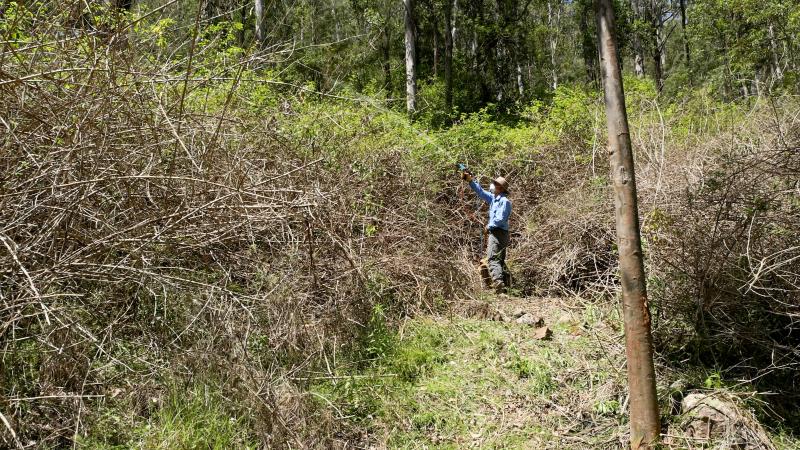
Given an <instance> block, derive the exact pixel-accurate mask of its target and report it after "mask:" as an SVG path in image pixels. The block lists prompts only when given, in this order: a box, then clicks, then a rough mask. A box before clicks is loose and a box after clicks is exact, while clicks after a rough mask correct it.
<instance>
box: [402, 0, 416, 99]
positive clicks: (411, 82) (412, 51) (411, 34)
mask: <svg viewBox="0 0 800 450" xmlns="http://www.w3.org/2000/svg"><path fill="white" fill-rule="evenodd" d="M403 6H404V8H405V28H406V109H407V110H408V113H409V114H414V112H416V110H417V61H416V60H417V50H416V30H415V25H414V0H403Z"/></svg>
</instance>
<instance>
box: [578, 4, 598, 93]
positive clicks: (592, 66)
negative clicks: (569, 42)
mask: <svg viewBox="0 0 800 450" xmlns="http://www.w3.org/2000/svg"><path fill="white" fill-rule="evenodd" d="M592 9H593V8H592V7H591V3H590V2H582V3H581V8H580V11H579V14H580V21H579V23H578V25H579V27H580V32H581V50H582V51H583V64H584V66H585V67H586V79H587V80H588V81H589V83H591V84H592V85H595V86H596V85H597V78H598V76H597V75H598V74H597V39H596V38H595V37H594V36H593V35H592V34H591V33H590V32H589V20H590V17H591V15H592V13H593V11H592Z"/></svg>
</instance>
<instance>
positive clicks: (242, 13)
mask: <svg viewBox="0 0 800 450" xmlns="http://www.w3.org/2000/svg"><path fill="white" fill-rule="evenodd" d="M240 1H241V0H240ZM239 20H240V21H241V23H242V28H241V29H240V30H239V31H238V32H237V33H236V40H237V41H238V42H239V47H242V48H244V24H245V22H247V2H246V1H241V3H240V5H239Z"/></svg>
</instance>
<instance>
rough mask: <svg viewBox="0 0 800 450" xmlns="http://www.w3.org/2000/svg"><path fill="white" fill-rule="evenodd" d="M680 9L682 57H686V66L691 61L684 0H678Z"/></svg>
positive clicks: (687, 66)
mask: <svg viewBox="0 0 800 450" xmlns="http://www.w3.org/2000/svg"><path fill="white" fill-rule="evenodd" d="M680 10H681V31H682V32H683V57H684V58H686V68H687V69H688V68H689V67H690V65H691V63H692V57H691V53H690V52H689V35H688V34H686V0H680Z"/></svg>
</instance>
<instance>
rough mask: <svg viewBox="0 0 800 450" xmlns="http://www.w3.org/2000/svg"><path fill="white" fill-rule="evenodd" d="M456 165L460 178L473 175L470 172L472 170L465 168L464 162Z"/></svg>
mask: <svg viewBox="0 0 800 450" xmlns="http://www.w3.org/2000/svg"><path fill="white" fill-rule="evenodd" d="M456 166H457V167H458V170H459V172H461V178H462V179H464V180H466V179H467V175H469V176H474V175H473V174H472V172H471V171H470V170H469V169H468V168H467V165H466V164H462V163H458V164H456Z"/></svg>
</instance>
